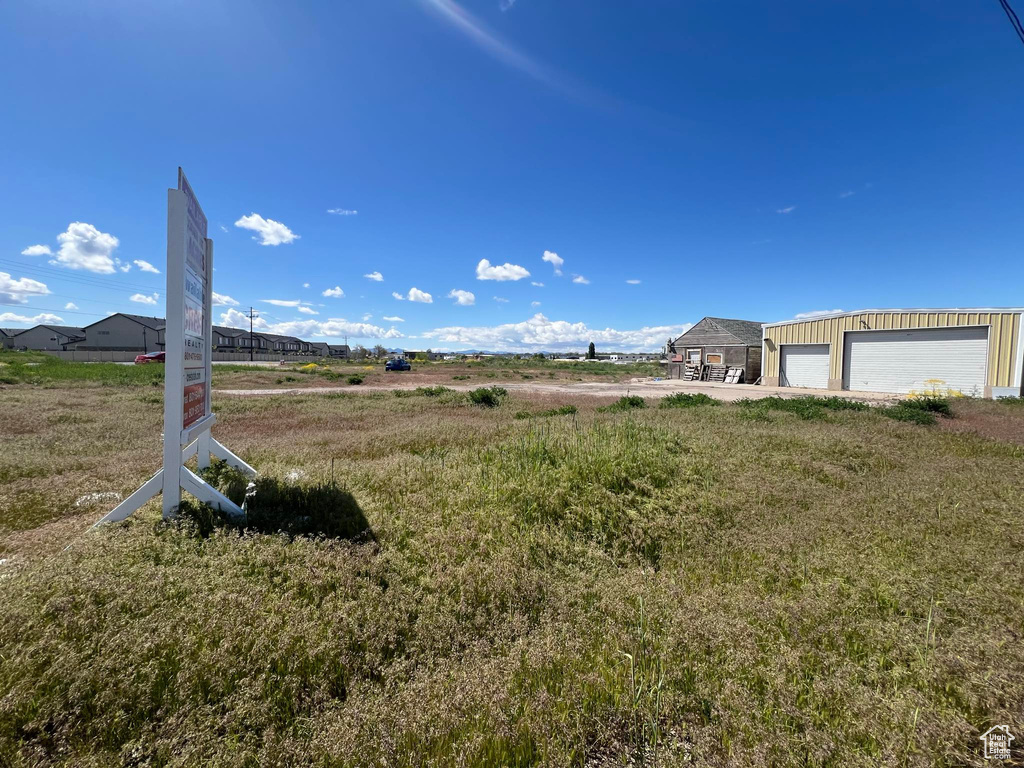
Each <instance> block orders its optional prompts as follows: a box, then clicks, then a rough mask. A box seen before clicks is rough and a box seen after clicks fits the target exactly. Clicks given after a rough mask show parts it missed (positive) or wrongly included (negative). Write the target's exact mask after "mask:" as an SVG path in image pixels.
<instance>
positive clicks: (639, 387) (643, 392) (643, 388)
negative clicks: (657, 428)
mask: <svg viewBox="0 0 1024 768" xmlns="http://www.w3.org/2000/svg"><path fill="white" fill-rule="evenodd" d="M490 384H494V385H496V386H501V387H504V388H505V389H507V390H509V391H512V392H525V393H531V394H539V395H571V396H575V395H585V396H591V397H622V396H623V395H640V396H641V397H664V396H665V395H671V394H673V393H675V392H692V393H698V392H702V393H704V394H706V395H708V396H709V397H713V398H715V399H716V400H724V401H726V402H731V401H733V400H742V399H743V398H751V399H759V398H762V397H770V396H772V395H778V396H780V397H799V396H803V395H814V396H818V397H828V396H830V395H841V396H842V397H846V398H849V399H850V400H860V401H863V402H868V403H887V402H892V401H895V400H898V399H899V397H898V396H896V395H888V394H880V393H878V392H832V391H829V390H825V389H794V388H790V387H763V386H755V385H753V384H715V383H710V382H706V381H705V382H690V381H680V380H678V379H662V380H661V381H656V380H653V379H634V380H632V381H628V382H590V381H584V382H541V381H525V382H524V381H510V382H502V381H495V382H488V385H490ZM446 386H447V387H448V388H449V389H455V390H459V391H468V390H471V389H476V388H477V387H478V386H479V384H461V383H460V384H455V383H453V384H448V385H446ZM392 389H399V390H401V389H405V390H409V389H415V387H414V386H412V385H408V384H406V385H403V384H402V383H401V380H400V379H396V381H395V385H394V386H382V385H374V384H364V385H360V386H347V387H302V388H291V389H283V388H282V389H215V390H214V393H215V394H218V395H234V396H239V397H258V396H261V395H308V394H324V393H330V392H354V393H355V392H373V391H384V390H392Z"/></svg>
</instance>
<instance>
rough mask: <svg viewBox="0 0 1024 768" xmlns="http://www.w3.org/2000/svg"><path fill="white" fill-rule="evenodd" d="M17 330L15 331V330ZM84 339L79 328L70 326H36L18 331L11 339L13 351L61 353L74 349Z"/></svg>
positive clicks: (83, 333)
mask: <svg viewBox="0 0 1024 768" xmlns="http://www.w3.org/2000/svg"><path fill="white" fill-rule="evenodd" d="M15 330H17V329H15ZM84 338H85V332H84V331H83V329H81V328H77V327H74V326H70V325H37V326H35V327H34V328H29V329H28V330H27V331H25V330H23V331H20V332H19V333H18V334H17V335H16V336H14V337H13V338H12V339H11V347H12V348H13V349H35V350H39V351H49V352H62V351H65V350H68V349H74V348H75V345H76V344H77V343H78V342H80V341H82V340H83V339H84Z"/></svg>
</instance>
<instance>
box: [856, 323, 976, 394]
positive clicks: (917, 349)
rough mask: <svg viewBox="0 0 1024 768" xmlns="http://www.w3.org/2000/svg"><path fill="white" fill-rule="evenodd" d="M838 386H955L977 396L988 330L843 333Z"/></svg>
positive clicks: (921, 388)
mask: <svg viewBox="0 0 1024 768" xmlns="http://www.w3.org/2000/svg"><path fill="white" fill-rule="evenodd" d="M844 346H845V349H844V350H843V386H844V387H845V388H846V389H854V390H863V391H865V392H899V393H907V392H920V391H926V390H930V389H935V388H937V389H940V390H946V389H951V390H959V391H960V392H963V393H964V394H965V395H978V396H981V395H982V394H983V393H984V391H985V369H986V366H987V362H988V328H987V327H982V328H929V329H915V330H905V331H856V332H849V333H847V334H846V341H845V342H844Z"/></svg>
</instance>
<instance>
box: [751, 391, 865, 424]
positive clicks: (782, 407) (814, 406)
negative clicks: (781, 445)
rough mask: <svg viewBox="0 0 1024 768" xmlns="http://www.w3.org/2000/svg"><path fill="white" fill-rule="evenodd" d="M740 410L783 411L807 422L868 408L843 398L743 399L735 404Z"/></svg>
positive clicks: (772, 397) (823, 419) (808, 396)
mask: <svg viewBox="0 0 1024 768" xmlns="http://www.w3.org/2000/svg"><path fill="white" fill-rule="evenodd" d="M736 404H737V405H739V406H740V407H741V408H746V409H753V410H755V411H758V412H759V413H761V414H764V413H765V412H767V411H785V412H787V413H793V414H796V415H797V416H799V417H800V418H801V419H805V420H807V421H826V420H827V419H828V411H866V410H868V408H870V406H869V405H868V404H867V403H861V402H858V401H856V400H847V399H846V398H843V397H835V396H833V397H812V396H811V395H802V396H800V397H779V396H778V395H772V396H771V397H762V398H760V399H758V400H751V399H749V398H748V399H744V400H740V401H738V402H737V403H736Z"/></svg>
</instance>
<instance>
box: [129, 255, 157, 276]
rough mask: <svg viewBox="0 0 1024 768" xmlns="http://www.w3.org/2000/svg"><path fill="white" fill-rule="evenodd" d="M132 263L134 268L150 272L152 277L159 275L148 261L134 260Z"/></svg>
mask: <svg viewBox="0 0 1024 768" xmlns="http://www.w3.org/2000/svg"><path fill="white" fill-rule="evenodd" d="M132 263H133V264H135V266H136V267H138V268H139V269H140V270H142V271H143V272H152V273H153V274H154V275H159V274H160V270H159V269H157V268H156V267H154V266H153V265H152V264H150V263H149V262H148V261H143V260H142V259H135V260H134V261H133V262H132Z"/></svg>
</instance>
